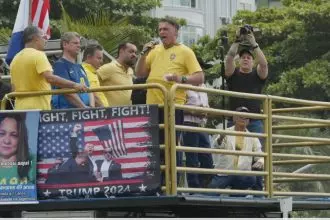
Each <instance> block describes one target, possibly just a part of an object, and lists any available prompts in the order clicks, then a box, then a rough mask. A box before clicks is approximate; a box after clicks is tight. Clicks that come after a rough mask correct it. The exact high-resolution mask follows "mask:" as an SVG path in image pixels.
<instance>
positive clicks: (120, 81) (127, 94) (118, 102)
mask: <svg viewBox="0 0 330 220" xmlns="http://www.w3.org/2000/svg"><path fill="white" fill-rule="evenodd" d="M136 51H137V48H136V46H135V45H134V44H131V43H123V44H121V45H119V47H118V58H117V60H113V61H112V62H111V63H107V64H105V65H103V66H101V67H100V68H99V69H98V70H97V75H98V76H99V79H100V84H101V86H120V85H122V86H129V85H133V69H132V67H133V66H134V65H135V63H136V58H137V56H136ZM104 94H105V96H106V97H107V99H108V103H109V106H122V105H131V104H132V101H131V95H132V90H121V91H108V92H104Z"/></svg>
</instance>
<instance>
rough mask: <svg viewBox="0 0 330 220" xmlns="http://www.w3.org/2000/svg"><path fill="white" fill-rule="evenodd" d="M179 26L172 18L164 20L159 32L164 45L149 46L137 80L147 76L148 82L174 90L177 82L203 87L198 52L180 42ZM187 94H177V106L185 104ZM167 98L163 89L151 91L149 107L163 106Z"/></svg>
mask: <svg viewBox="0 0 330 220" xmlns="http://www.w3.org/2000/svg"><path fill="white" fill-rule="evenodd" d="M178 30H179V25H178V24H177V23H176V22H175V21H174V20H172V19H169V18H164V19H161V20H160V23H159V26H158V31H159V36H160V38H161V40H162V44H161V45H157V46H155V45H154V44H153V43H148V44H146V45H145V46H144V49H143V51H147V52H146V53H143V54H142V56H141V57H140V59H139V60H138V62H137V65H136V75H137V77H147V76H148V79H147V83H160V84H162V85H164V86H165V87H166V88H167V89H170V88H171V86H172V85H173V84H174V83H185V84H192V85H200V84H202V83H203V82H204V74H203V71H202V69H201V67H200V65H199V63H198V61H197V58H196V56H195V54H194V52H193V51H192V50H191V49H190V48H189V47H187V46H185V45H183V44H180V43H177V41H176V40H177V36H178ZM185 100H186V94H185V92H184V91H182V90H178V91H177V93H176V103H178V104H184V103H185ZM163 103H164V97H163V96H162V93H161V92H160V91H159V90H156V89H153V90H148V92H147V104H163Z"/></svg>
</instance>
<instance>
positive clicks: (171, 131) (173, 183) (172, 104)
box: [168, 84, 178, 195]
mask: <svg viewBox="0 0 330 220" xmlns="http://www.w3.org/2000/svg"><path fill="white" fill-rule="evenodd" d="M176 88H177V85H176V84H175V85H174V86H172V88H171V90H170V92H169V94H168V106H169V126H168V127H169V140H170V141H169V143H170V145H169V147H170V152H171V154H170V156H171V158H170V161H171V194H172V195H176V194H177V182H178V180H177V174H176V173H177V167H176V132H175V129H176V128H175V92H176Z"/></svg>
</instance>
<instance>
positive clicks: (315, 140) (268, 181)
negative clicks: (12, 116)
mask: <svg viewBox="0 0 330 220" xmlns="http://www.w3.org/2000/svg"><path fill="white" fill-rule="evenodd" d="M131 89H159V90H161V92H162V93H163V95H164V100H165V101H164V105H160V106H159V108H164V124H160V125H159V127H160V129H163V130H164V133H165V134H164V136H165V139H164V142H165V143H164V144H163V145H161V146H160V148H161V149H162V150H164V152H165V154H164V155H165V164H162V165H161V166H160V168H161V170H162V171H163V172H165V186H162V190H163V191H164V192H165V193H166V194H167V195H176V194H177V193H178V192H201V193H225V194H252V195H266V196H268V197H274V196H288V195H291V196H302V195H304V196H330V194H329V193H315V192H282V191H276V190H275V189H274V187H275V186H276V184H281V183H283V182H286V183H291V182H297V181H323V180H330V175H327V174H309V173H286V172H277V171H276V169H274V168H273V166H285V165H293V164H321V163H330V157H329V156H326V155H302V154H284V153H278V152H277V151H279V150H280V149H282V148H283V147H286V148H290V147H305V146H309V147H317V146H318V147H319V146H326V145H330V139H329V138H324V137H323V138H321V137H305V136H293V135H286V134H278V133H275V132H278V131H281V130H290V129H295V130H298V129H311V128H325V127H330V120H325V119H313V118H306V117H297V116H291V115H290V116H286V115H280V114H286V113H290V114H292V113H297V114H298V113H299V114H301V113H303V112H309V111H324V110H329V109H330V103H328V102H317V101H309V100H299V99H292V98H283V97H277V96H268V95H257V94H246V93H239V92H230V91H224V90H216V89H210V88H202V87H195V86H190V85H183V84H176V85H174V86H173V87H172V88H171V90H170V91H167V90H166V88H165V87H164V86H162V85H160V84H144V85H133V86H106V87H100V88H95V89H90V90H89V91H88V92H100V91H115V90H131ZM177 89H185V90H194V91H199V92H206V93H209V94H216V95H219V96H226V97H227V96H229V97H239V98H246V99H257V100H260V101H261V102H262V103H263V105H262V106H263V108H262V113H260V114H254V113H242V112H235V111H228V110H224V109H214V108H201V107H191V106H186V105H179V104H175V92H176V90H177ZM75 92H76V91H75V90H70V89H61V90H53V91H38V92H14V93H10V94H7V95H6V96H5V99H4V100H3V101H2V103H1V109H5V106H6V101H7V100H8V99H11V98H13V97H18V96H19V97H28V96H40V95H52V94H66V93H75ZM278 102H280V103H286V104H294V105H302V107H290V108H280V109H273V108H272V107H273V104H274V103H278ZM176 109H179V110H183V111H189V112H196V113H206V114H207V115H208V116H214V117H217V116H234V115H241V116H246V117H248V118H251V119H260V120H263V123H264V133H247V132H238V131H229V130H221V129H213V128H200V127H198V128H197V127H190V126H183V125H176V124H175V110H176ZM275 120H276V121H285V122H293V123H291V124H280V125H273V122H274V121H275ZM299 123H300V124H299ZM177 130H178V131H190V132H206V133H208V134H222V135H232V136H246V137H257V138H264V140H265V141H264V143H265V148H264V150H265V152H263V153H254V152H244V151H233V150H223V149H212V148H211V149H205V148H197V147H190V146H177V144H176V131H177ZM273 131H274V132H273ZM282 140H286V141H284V142H281V141H282ZM177 152H195V153H210V154H224V155H245V156H258V157H264V159H265V168H264V171H240V170H220V169H203V168H193V167H183V166H181V167H177V165H176V153H177ZM273 158H276V160H275V159H273ZM186 172H188V173H200V174H228V175H246V176H264V177H265V190H264V191H256V190H229V189H209V188H208V189H204V188H187V187H183V186H180V187H178V184H177V182H178V181H177V173H186Z"/></svg>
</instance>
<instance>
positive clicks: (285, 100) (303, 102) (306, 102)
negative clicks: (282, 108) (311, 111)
mask: <svg viewBox="0 0 330 220" xmlns="http://www.w3.org/2000/svg"><path fill="white" fill-rule="evenodd" d="M268 97H269V98H270V99H272V101H273V102H282V103H291V104H301V105H314V106H315V105H316V106H327V107H330V102H320V101H310V100H305V99H294V98H286V97H280V96H273V95H268Z"/></svg>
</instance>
